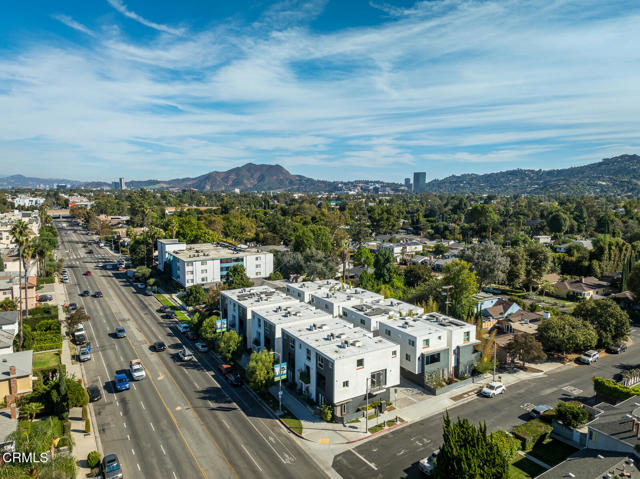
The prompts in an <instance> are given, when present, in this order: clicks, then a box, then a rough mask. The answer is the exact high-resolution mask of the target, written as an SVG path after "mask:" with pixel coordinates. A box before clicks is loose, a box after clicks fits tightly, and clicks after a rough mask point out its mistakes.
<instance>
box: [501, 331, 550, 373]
mask: <svg viewBox="0 0 640 479" xmlns="http://www.w3.org/2000/svg"><path fill="white" fill-rule="evenodd" d="M505 349H506V351H507V353H508V354H509V357H510V358H511V360H512V361H513V362H515V361H517V360H520V361H522V367H524V366H525V363H531V362H537V361H544V360H545V359H547V355H546V354H545V353H544V351H543V350H542V344H541V343H540V342H539V341H536V339H535V338H534V337H533V336H532V335H530V334H525V333H519V334H515V335H514V336H513V338H512V339H511V341H509V342H508V343H507V345H506V347H505Z"/></svg>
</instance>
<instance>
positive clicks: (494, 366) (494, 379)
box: [493, 338, 498, 383]
mask: <svg viewBox="0 0 640 479" xmlns="http://www.w3.org/2000/svg"><path fill="white" fill-rule="evenodd" d="M497 350H498V347H497V344H496V339H495V338H493V382H494V383H495V382H496V356H497V354H496V351H497Z"/></svg>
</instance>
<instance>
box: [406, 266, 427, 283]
mask: <svg viewBox="0 0 640 479" xmlns="http://www.w3.org/2000/svg"><path fill="white" fill-rule="evenodd" d="M429 278H431V268H429V267H428V266H427V265H425V264H412V265H409V266H407V268H406V269H405V270H404V283H405V284H406V285H407V287H409V288H414V287H416V286H418V285H419V284H421V283H424V282H425V281H427V280H428V279H429Z"/></svg>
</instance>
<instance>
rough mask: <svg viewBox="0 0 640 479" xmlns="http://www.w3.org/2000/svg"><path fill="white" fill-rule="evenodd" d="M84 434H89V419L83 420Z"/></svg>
mask: <svg viewBox="0 0 640 479" xmlns="http://www.w3.org/2000/svg"><path fill="white" fill-rule="evenodd" d="M84 432H85V433H86V434H89V433H90V432H91V421H90V420H89V418H87V419H85V420H84Z"/></svg>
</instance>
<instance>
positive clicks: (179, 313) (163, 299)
mask: <svg viewBox="0 0 640 479" xmlns="http://www.w3.org/2000/svg"><path fill="white" fill-rule="evenodd" d="M155 296H156V298H158V301H160V302H161V303H162V304H163V305H164V306H169V307H170V308H171V309H173V310H174V311H175V312H176V316H178V319H179V320H180V321H185V322H187V323H188V322H189V321H190V319H189V316H187V315H186V314H184V312H182V310H181V309H180V308H179V307H178V306H176V305H175V304H173V303H172V302H171V301H169V300H168V299H167V297H166V296H165V295H164V294H156V295H155Z"/></svg>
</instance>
